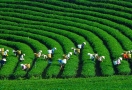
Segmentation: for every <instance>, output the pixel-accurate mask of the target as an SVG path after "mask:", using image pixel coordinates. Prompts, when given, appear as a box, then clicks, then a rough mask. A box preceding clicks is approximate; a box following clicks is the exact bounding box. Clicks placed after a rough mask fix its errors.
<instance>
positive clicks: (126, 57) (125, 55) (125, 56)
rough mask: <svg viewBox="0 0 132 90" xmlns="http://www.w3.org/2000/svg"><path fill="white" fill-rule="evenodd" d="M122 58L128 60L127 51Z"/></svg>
mask: <svg viewBox="0 0 132 90" xmlns="http://www.w3.org/2000/svg"><path fill="white" fill-rule="evenodd" d="M122 58H123V59H125V60H128V53H127V52H126V51H124V53H123V54H122Z"/></svg>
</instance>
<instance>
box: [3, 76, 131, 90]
mask: <svg viewBox="0 0 132 90" xmlns="http://www.w3.org/2000/svg"><path fill="white" fill-rule="evenodd" d="M131 79H132V76H111V77H92V78H86V79H85V78H83V79H82V78H80V79H79V78H77V79H49V80H46V79H43V80H14V81H12V80H11V81H9V80H3V81H2V80H1V81H0V90H131Z"/></svg>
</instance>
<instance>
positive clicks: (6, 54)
mask: <svg viewBox="0 0 132 90" xmlns="http://www.w3.org/2000/svg"><path fill="white" fill-rule="evenodd" d="M8 52H9V50H6V51H4V53H3V55H2V58H6V57H7V56H8Z"/></svg>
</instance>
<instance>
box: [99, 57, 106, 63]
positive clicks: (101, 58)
mask: <svg viewBox="0 0 132 90" xmlns="http://www.w3.org/2000/svg"><path fill="white" fill-rule="evenodd" d="M104 59H105V56H98V58H97V60H98V61H100V62H103V60H104Z"/></svg>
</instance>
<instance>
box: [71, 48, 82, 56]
mask: <svg viewBox="0 0 132 90" xmlns="http://www.w3.org/2000/svg"><path fill="white" fill-rule="evenodd" d="M71 49H72V50H73V52H74V55H77V54H79V53H80V48H74V47H72V48H71Z"/></svg>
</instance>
